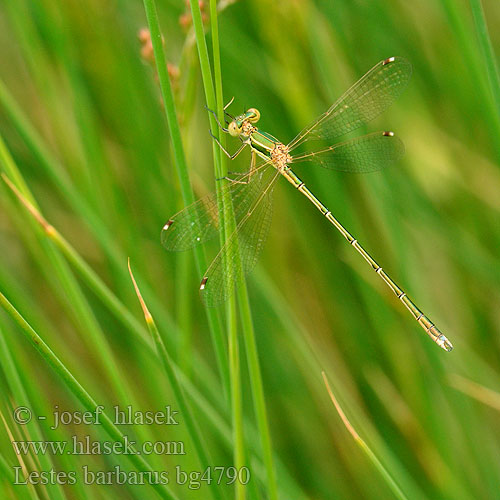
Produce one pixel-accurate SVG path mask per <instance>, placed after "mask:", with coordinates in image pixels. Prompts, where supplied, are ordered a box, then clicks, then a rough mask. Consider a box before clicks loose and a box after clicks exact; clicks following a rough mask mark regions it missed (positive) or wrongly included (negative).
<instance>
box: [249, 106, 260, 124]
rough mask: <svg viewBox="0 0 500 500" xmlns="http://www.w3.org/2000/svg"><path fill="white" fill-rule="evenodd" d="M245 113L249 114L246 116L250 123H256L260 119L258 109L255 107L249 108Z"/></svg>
mask: <svg viewBox="0 0 500 500" xmlns="http://www.w3.org/2000/svg"><path fill="white" fill-rule="evenodd" d="M247 115H249V116H248V121H249V122H250V123H256V122H258V121H259V119H260V111H259V110H258V109H255V108H250V109H249V110H248V111H247ZM251 115H253V116H251Z"/></svg>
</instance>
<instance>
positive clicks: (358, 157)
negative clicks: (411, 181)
mask: <svg viewBox="0 0 500 500" xmlns="http://www.w3.org/2000/svg"><path fill="white" fill-rule="evenodd" d="M404 152H405V147H404V144H403V142H402V141H401V139H399V137H396V136H395V135H394V133H393V132H375V133H374V134H368V135H363V136H362V137H356V138H355V139H351V140H350V141H346V142H341V143H339V144H335V145H334V146H330V147H329V148H326V149H323V150H322V151H315V152H311V153H304V154H302V155H299V156H297V157H294V158H293V163H299V162H302V161H314V162H317V163H319V165H321V166H322V167H324V168H329V169H332V170H337V171H339V172H352V173H367V172H375V171H376V170H380V169H382V168H384V167H386V166H388V165H390V164H391V163H393V162H395V161H396V160H398V159H399V158H401V156H403V154H404Z"/></svg>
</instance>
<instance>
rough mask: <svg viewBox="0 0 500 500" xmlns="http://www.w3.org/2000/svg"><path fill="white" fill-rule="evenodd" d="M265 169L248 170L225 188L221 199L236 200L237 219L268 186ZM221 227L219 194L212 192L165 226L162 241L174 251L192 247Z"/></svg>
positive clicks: (212, 235) (235, 211)
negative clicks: (265, 182)
mask: <svg viewBox="0 0 500 500" xmlns="http://www.w3.org/2000/svg"><path fill="white" fill-rule="evenodd" d="M264 166H269V165H264ZM265 170H266V169H265V168H263V169H261V170H259V171H258V172H255V171H252V172H249V173H246V174H244V175H243V176H242V177H241V178H239V179H238V180H236V181H233V182H230V183H229V184H228V185H227V186H224V188H222V190H221V199H222V197H225V196H227V198H226V199H227V200H232V201H233V210H234V215H235V218H236V221H237V222H236V223H238V222H239V221H240V220H241V219H242V218H243V217H244V216H245V214H246V213H247V212H248V210H249V209H250V208H251V207H252V206H253V205H254V203H255V200H256V199H257V198H258V196H259V194H260V193H261V192H262V190H263V189H264V184H263V179H264V178H266V176H264V171H265ZM219 230H220V220H219V209H218V204H217V195H216V194H215V193H212V194H209V195H207V196H205V197H203V198H201V199H199V200H197V201H195V202H194V203H192V204H191V205H189V206H187V207H186V208H184V209H183V210H181V211H180V212H178V213H177V214H175V215H174V216H173V217H172V218H171V219H170V220H169V221H168V222H167V223H166V224H165V226H164V227H163V230H162V232H161V242H162V245H163V246H164V247H165V248H166V249H167V250H170V251H174V252H176V251H183V250H188V249H190V248H193V247H194V246H196V245H201V244H202V243H205V242H206V241H208V240H210V239H211V238H213V237H214V236H215V235H217V234H218V233H219Z"/></svg>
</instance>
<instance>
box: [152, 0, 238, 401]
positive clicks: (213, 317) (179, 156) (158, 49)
mask: <svg viewBox="0 0 500 500" xmlns="http://www.w3.org/2000/svg"><path fill="white" fill-rule="evenodd" d="M144 9H145V11H146V17H147V20H148V26H149V31H150V33H151V41H152V44H153V51H154V55H155V61H156V69H157V71H158V79H159V81H160V88H161V93H162V97H163V102H164V104H165V114H166V116H167V122H168V126H169V130H170V136H171V138H172V146H173V151H174V158H175V165H176V170H177V176H178V178H179V182H180V186H181V194H182V198H183V201H184V203H185V204H186V205H189V204H191V203H193V202H194V194H193V190H192V188H191V184H190V182H189V174H188V170H187V165H186V158H185V155H184V148H183V146H182V139H181V133H180V129H179V122H178V120H177V114H176V111H175V102H174V96H173V94H172V88H171V85H170V80H169V77H168V70H167V65H166V63H165V54H164V51H163V42H162V36H161V31H160V24H159V20H158V13H157V10H156V4H155V2H154V0H144ZM194 254H195V259H196V266H197V268H198V272H199V274H200V275H201V273H203V272H204V271H205V269H206V259H205V254H204V251H203V249H202V248H201V247H195V248H194ZM206 314H207V319H208V324H209V328H210V332H211V334H212V341H213V344H214V349H215V354H216V358H217V365H218V368H219V373H220V377H221V380H222V385H223V388H224V391H225V393H226V394H228V393H229V372H228V361H227V352H226V347H225V342H224V334H223V329H222V325H221V322H220V319H219V316H218V314H217V312H216V311H215V310H213V309H208V308H207V309H206Z"/></svg>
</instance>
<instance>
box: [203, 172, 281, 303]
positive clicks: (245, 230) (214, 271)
mask: <svg viewBox="0 0 500 500" xmlns="http://www.w3.org/2000/svg"><path fill="white" fill-rule="evenodd" d="M279 175H280V174H279V172H276V173H275V174H274V177H273V178H272V180H271V181H270V183H269V185H268V187H267V188H266V189H265V190H264V191H263V192H262V193H261V196H260V197H259V198H258V199H257V200H256V202H255V205H254V206H253V207H252V209H251V210H250V211H249V212H248V214H247V215H246V217H244V218H243V219H242V220H241V221H240V223H239V224H238V226H237V227H236V229H235V230H234V232H233V233H232V235H231V236H230V237H229V239H228V240H227V241H226V243H225V245H224V246H223V247H222V248H221V250H220V252H219V253H218V254H217V256H216V257H215V259H214V261H213V262H212V264H211V265H210V267H209V268H208V270H207V272H206V274H205V277H204V278H203V280H202V282H201V286H200V294H201V298H202V300H203V302H204V303H205V305H207V306H209V307H215V306H218V305H219V304H221V303H222V302H224V301H225V300H226V299H227V298H228V297H229V296H230V295H231V294H232V293H233V290H234V285H235V283H236V282H237V281H238V280H239V279H240V278H242V277H243V276H244V275H245V274H247V273H249V272H250V271H251V270H252V269H253V268H254V266H255V264H256V263H257V259H258V257H259V254H260V252H261V250H262V248H263V246H264V243H265V241H266V239H267V235H268V233H269V227H270V225H271V216H272V191H273V187H274V182H275V180H276V179H277V178H278V177H279Z"/></svg>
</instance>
